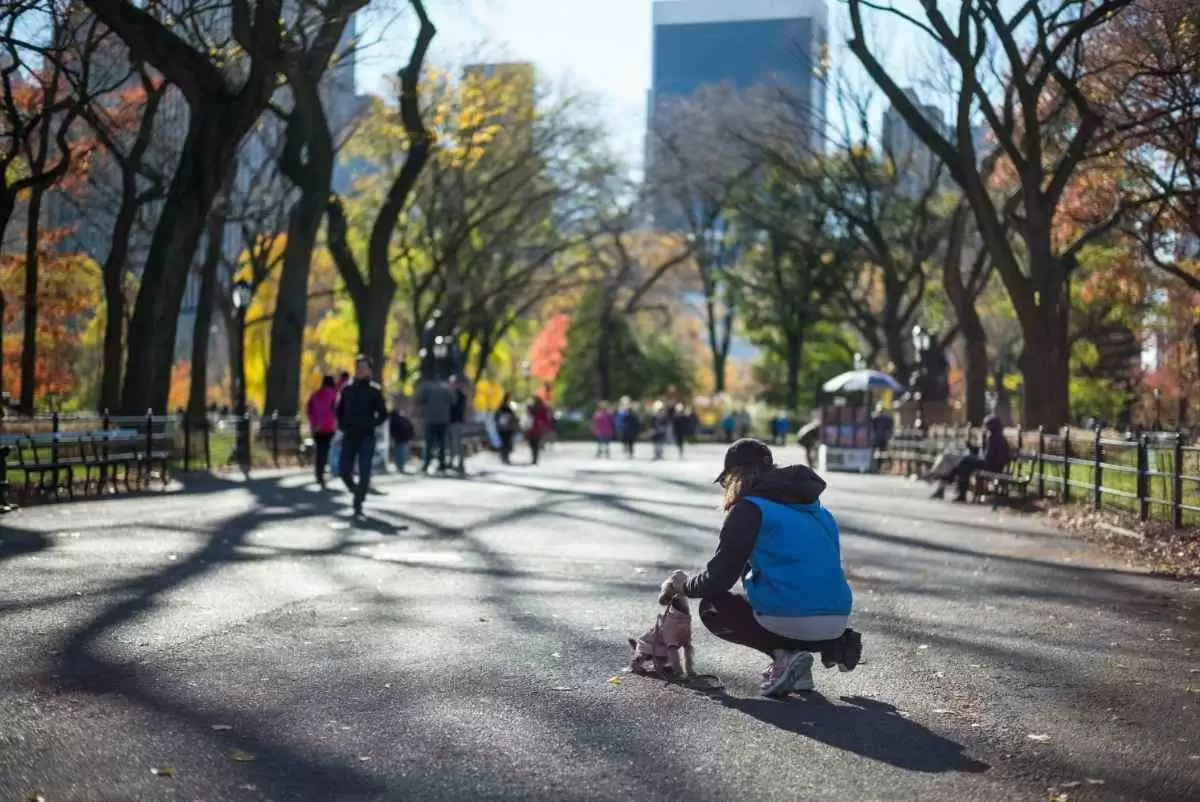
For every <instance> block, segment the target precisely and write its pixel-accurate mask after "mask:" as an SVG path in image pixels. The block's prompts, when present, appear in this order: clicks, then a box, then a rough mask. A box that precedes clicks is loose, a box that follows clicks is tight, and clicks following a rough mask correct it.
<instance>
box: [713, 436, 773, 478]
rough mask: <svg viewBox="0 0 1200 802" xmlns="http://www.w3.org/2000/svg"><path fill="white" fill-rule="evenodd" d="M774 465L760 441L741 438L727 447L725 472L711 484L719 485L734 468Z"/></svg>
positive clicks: (769, 454) (768, 451)
mask: <svg viewBox="0 0 1200 802" xmlns="http://www.w3.org/2000/svg"><path fill="white" fill-rule="evenodd" d="M774 464H775V458H774V457H772V456H771V449H770V448H768V447H767V444H766V443H764V442H763V441H762V440H756V439H754V438H753V437H743V438H742V439H741V440H738V441H737V442H736V443H734V444H733V445H731V446H730V447H729V450H727V451H726V452H725V470H723V471H721V475H720V476H718V477H717V480H716V481H715V482H713V484H716V485H719V484H721V483H722V482H724V481H725V477H727V476H728V475H729V472H730V471H732V470H733V469H734V468H744V467H747V466H750V465H762V466H764V467H767V468H769V467H771V466H772V465H774Z"/></svg>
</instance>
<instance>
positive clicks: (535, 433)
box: [525, 396, 554, 465]
mask: <svg viewBox="0 0 1200 802" xmlns="http://www.w3.org/2000/svg"><path fill="white" fill-rule="evenodd" d="M526 414H527V415H528V416H529V421H528V425H527V426H526V428H525V439H526V441H528V443H529V456H530V458H531V460H532V462H533V464H534V465H537V464H538V457H539V455H540V454H541V451H542V441H544V440H545V439H546V438H547V437H549V436H550V434H551V433H552V432H553V431H554V420H553V418H551V417H550V407H549V406H548V405H547V404H546V402H545V401H543V400H542V399H541V398H540V397H538V396H534V397H533V400H532V401H530V402H529V407H528V409H527V412H526Z"/></svg>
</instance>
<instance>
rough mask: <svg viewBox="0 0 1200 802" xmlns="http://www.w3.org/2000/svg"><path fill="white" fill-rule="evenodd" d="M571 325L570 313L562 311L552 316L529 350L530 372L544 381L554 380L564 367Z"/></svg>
mask: <svg viewBox="0 0 1200 802" xmlns="http://www.w3.org/2000/svg"><path fill="white" fill-rule="evenodd" d="M570 325H571V318H570V316H569V315H567V314H565V313H562V312H560V313H559V314H557V315H555V316H554V317H552V318H550V322H548V323H547V324H546V325H545V327H544V328H543V329H542V330H541V332H539V333H538V336H537V339H535V340H534V341H533V347H532V348H530V351H529V372H530V374H532V375H533V376H534V377H535V378H538V379H541V380H542V381H544V382H553V381H554V380H555V379H556V378H558V371H559V369H560V368H562V361H563V352H564V351H566V349H567V329H568V328H569V327H570Z"/></svg>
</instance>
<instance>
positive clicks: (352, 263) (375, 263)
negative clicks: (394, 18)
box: [326, 0, 437, 365]
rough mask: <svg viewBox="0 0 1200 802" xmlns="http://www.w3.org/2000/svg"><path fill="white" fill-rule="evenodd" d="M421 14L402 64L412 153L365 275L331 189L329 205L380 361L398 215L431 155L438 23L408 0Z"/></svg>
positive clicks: (365, 348)
mask: <svg viewBox="0 0 1200 802" xmlns="http://www.w3.org/2000/svg"><path fill="white" fill-rule="evenodd" d="M409 5H411V6H412V8H413V11H414V12H415V13H416V15H417V19H418V21H419V22H420V29H419V30H418V32H417V38H416V41H415V42H414V43H413V49H412V52H411V54H410V55H409V60H408V64H406V65H405V66H404V68H403V69H401V70H400V118H401V121H402V122H403V124H404V131H405V133H406V134H407V136H408V142H409V145H408V153H407V154H406V155H405V157H404V165H403V166H402V167H401V168H400V173H399V174H398V175H397V176H396V180H395V181H393V182H392V186H391V187H390V188H389V189H388V192H387V194H386V195H385V196H384V199H383V203H382V205H381V206H380V207H379V213H378V215H377V216H376V218H375V223H374V225H373V226H372V227H371V236H370V239H369V241H368V243H367V276H366V278H364V277H363V274H362V271H360V270H359V268H358V263H357V261H356V260H355V258H354V254H353V253H352V252H351V250H350V247H349V244H348V243H347V241H346V236H347V230H348V228H347V224H346V213H345V209H343V208H342V203H341V199H340V198H338V197H336V196H335V195H331V197H330V200H329V204H328V207H327V209H326V211H327V213H328V215H329V250H330V253H331V254H332V255H333V261H334V264H336V265H337V268H338V272H339V273H340V274H341V276H342V280H343V281H344V282H345V283H346V291H347V292H348V293H349V295H350V300H351V302H352V303H353V304H354V314H355V316H356V317H357V318H358V348H359V351H360V352H361V353H363V354H364V355H365V356H367V357H368V358H369V359H371V360H372V361H373V362H374V363H375V364H376V365H382V364H383V352H384V336H385V332H386V330H387V315H388V311H389V310H390V309H391V305H392V299H393V298H395V296H396V287H397V284H396V280H395V279H394V278H393V277H392V269H391V246H392V236H393V235H394V234H395V231H396V226H397V223H398V222H399V220H400V215H401V214H402V213H403V212H404V208H405V206H406V205H407V204H408V199H409V196H410V195H411V194H412V191H413V188H414V187H415V186H416V184H417V179H418V178H420V177H421V171H422V170H423V169H424V168H425V163H426V162H427V161H428V160H429V154H430V147H431V144H432V143H431V141H430V136H429V132H428V131H426V130H425V123H424V121H423V120H422V118H421V96H420V88H421V71H422V69H423V68H424V64H425V56H426V54H427V53H428V52H429V45H430V44H431V43H432V42H433V37H434V36H435V35H436V34H437V28H435V27H434V25H433V23H432V22H431V21H430V19H429V15H428V14H427V13H426V11H425V3H424V2H423V0H409Z"/></svg>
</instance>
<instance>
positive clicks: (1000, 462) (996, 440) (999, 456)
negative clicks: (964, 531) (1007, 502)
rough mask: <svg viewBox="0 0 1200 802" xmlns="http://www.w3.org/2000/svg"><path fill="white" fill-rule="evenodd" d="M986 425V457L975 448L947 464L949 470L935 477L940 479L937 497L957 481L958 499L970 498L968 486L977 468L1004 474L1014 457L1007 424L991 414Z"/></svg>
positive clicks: (956, 496) (934, 496)
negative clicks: (1007, 433) (1006, 429)
mask: <svg viewBox="0 0 1200 802" xmlns="http://www.w3.org/2000/svg"><path fill="white" fill-rule="evenodd" d="M983 425H984V434H983V459H980V458H979V456H978V455H977V454H976V453H974V451H973V452H972V453H970V454H966V455H964V456H963V457H962V458H960V459H959V460H958V462H957V463H955V464H953V465H951V466H947V470H946V471H945V472H944V473H942V474H941V475H939V476H937V477H935V478H937V479H938V480H939V481H938V486H937V489H936V490H934V491H933V498H944V497H945V495H946V485H947V484H949V483H950V482H954V483H955V487H956V489H957V493H956V494H955V496H954V500H955V501H966V500H967V488H968V487H970V484H971V476H972V475H973V474H974V473H975V472H976V471H978V470H984V471H988V472H989V473H1004V469H1005V468H1007V467H1008V463H1009V460H1011V459H1012V452H1011V451H1010V450H1009V447H1008V440H1007V439H1005V437H1004V424H1003V423H1002V422H1001V421H1000V418H998V417H996V416H995V415H990V416H988V419H987V420H985V421H984V423H983Z"/></svg>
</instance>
